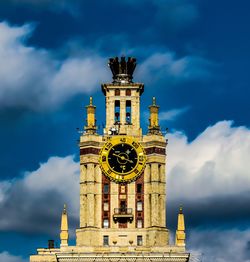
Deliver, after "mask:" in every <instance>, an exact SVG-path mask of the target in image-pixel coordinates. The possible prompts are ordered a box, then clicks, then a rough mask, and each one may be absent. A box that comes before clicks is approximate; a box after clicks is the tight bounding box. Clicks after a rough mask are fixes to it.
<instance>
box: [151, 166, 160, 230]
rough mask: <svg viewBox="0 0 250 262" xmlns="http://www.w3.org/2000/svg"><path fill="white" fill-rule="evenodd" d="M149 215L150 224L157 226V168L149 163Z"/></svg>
mask: <svg viewBox="0 0 250 262" xmlns="http://www.w3.org/2000/svg"><path fill="white" fill-rule="evenodd" d="M151 216H152V226H159V168H158V163H152V164H151Z"/></svg>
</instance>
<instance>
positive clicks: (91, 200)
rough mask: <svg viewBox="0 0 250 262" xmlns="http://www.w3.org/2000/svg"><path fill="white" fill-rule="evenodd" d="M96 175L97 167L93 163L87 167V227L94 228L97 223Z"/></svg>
mask: <svg viewBox="0 0 250 262" xmlns="http://www.w3.org/2000/svg"><path fill="white" fill-rule="evenodd" d="M94 174H95V166H94V164H93V163H89V164H88V165H87V184H88V187H87V225H88V226H90V227H94V221H95V219H94V218H95V208H94V204H95V196H94Z"/></svg>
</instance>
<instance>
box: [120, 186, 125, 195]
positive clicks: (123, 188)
mask: <svg viewBox="0 0 250 262" xmlns="http://www.w3.org/2000/svg"><path fill="white" fill-rule="evenodd" d="M125 193H126V187H125V186H121V194H125Z"/></svg>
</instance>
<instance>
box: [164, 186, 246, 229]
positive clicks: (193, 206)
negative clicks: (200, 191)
mask: <svg viewBox="0 0 250 262" xmlns="http://www.w3.org/2000/svg"><path fill="white" fill-rule="evenodd" d="M180 195H181V192H180ZM248 203H250V191H246V192H241V193H240V194H236V195H230V193H229V194H226V195H225V196H220V195H214V196H213V197H208V198H203V199H201V198H197V199H195V192H194V199H192V200H189V199H185V198H179V199H174V200H171V197H170V199H169V202H168V209H167V210H168V212H167V217H168V221H169V223H168V226H169V227H171V228H172V229H174V227H173V225H176V221H177V220H176V218H177V214H176V213H177V210H178V207H179V206H180V205H183V206H184V213H185V217H186V219H185V220H186V227H187V230H191V229H193V228H199V227H205V228H231V227H234V228H237V227H238V228H241V227H244V226H248V225H249V217H250V209H249V208H248Z"/></svg>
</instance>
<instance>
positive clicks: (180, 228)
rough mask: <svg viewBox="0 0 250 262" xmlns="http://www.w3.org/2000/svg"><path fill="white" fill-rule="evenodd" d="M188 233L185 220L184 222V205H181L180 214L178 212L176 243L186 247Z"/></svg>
mask: <svg viewBox="0 0 250 262" xmlns="http://www.w3.org/2000/svg"><path fill="white" fill-rule="evenodd" d="M185 241H186V234H185V222H184V214H183V210H182V206H180V209H179V214H178V224H177V230H176V236H175V244H176V245H177V246H182V247H185V245H186V243H185Z"/></svg>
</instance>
